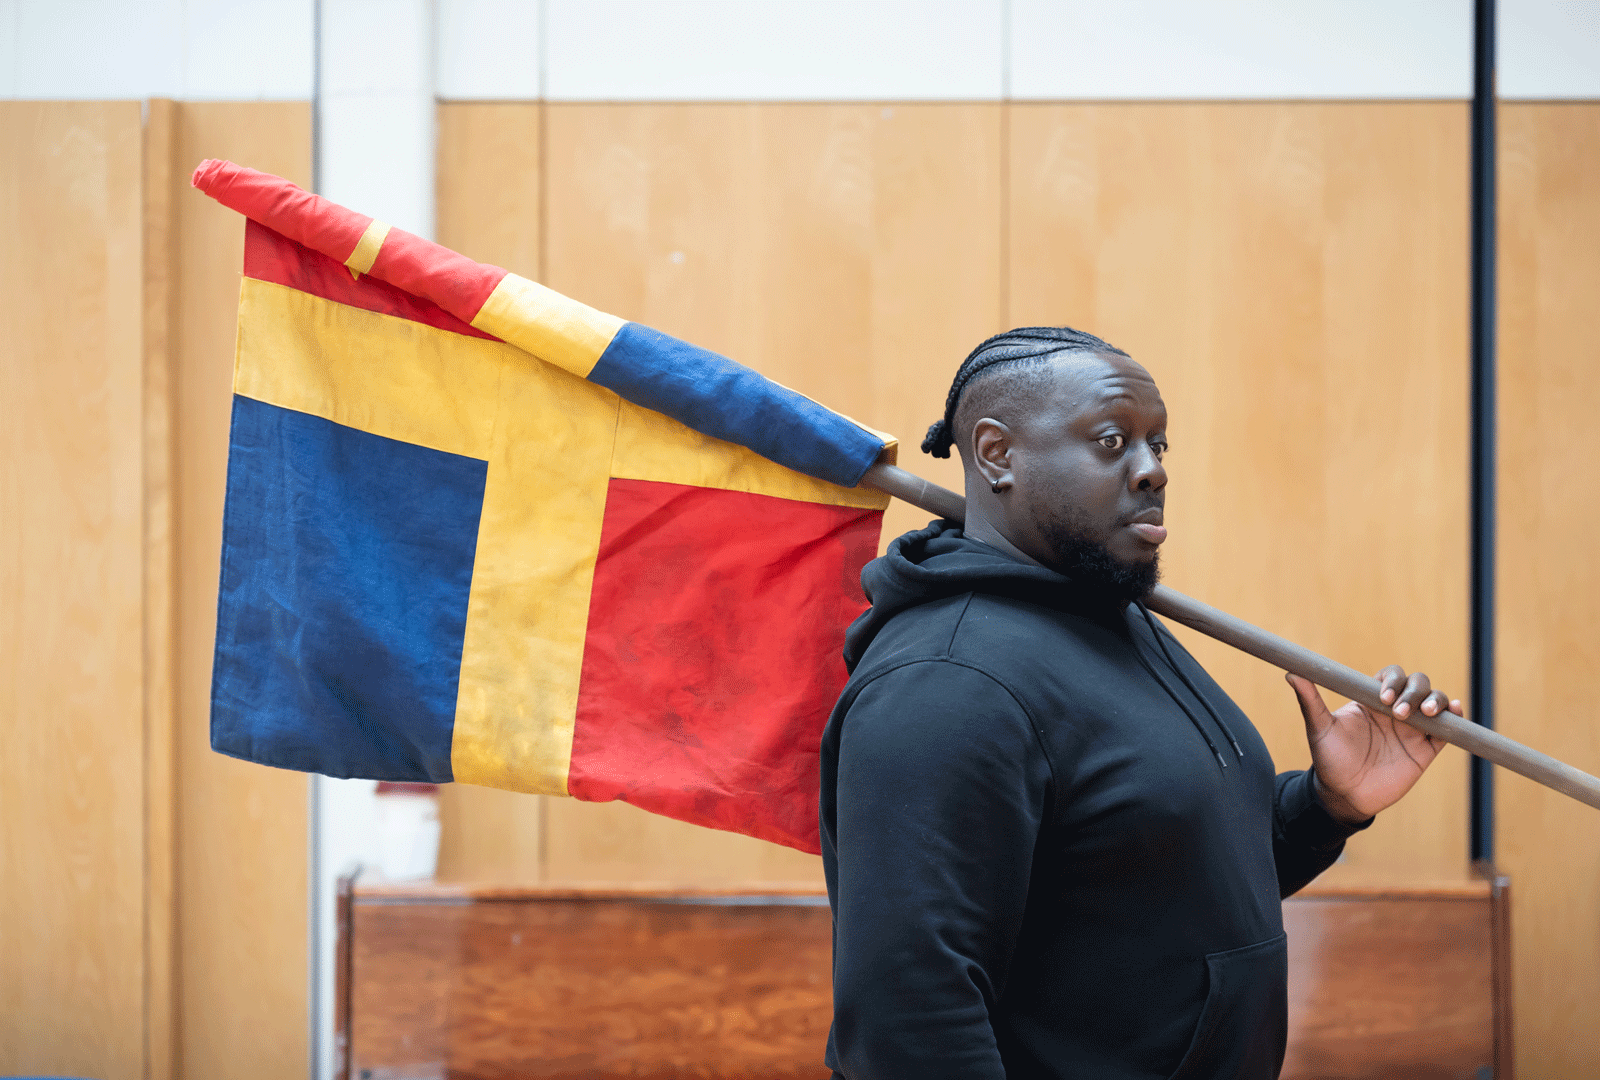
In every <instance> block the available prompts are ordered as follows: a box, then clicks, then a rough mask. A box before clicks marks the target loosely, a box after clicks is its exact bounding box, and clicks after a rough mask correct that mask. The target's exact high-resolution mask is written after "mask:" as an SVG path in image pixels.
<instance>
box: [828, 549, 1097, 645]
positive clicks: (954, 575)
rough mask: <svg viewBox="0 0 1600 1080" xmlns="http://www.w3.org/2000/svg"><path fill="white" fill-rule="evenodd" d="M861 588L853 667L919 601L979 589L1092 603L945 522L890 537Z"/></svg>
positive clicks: (1064, 580) (1076, 604) (1072, 605)
mask: <svg viewBox="0 0 1600 1080" xmlns="http://www.w3.org/2000/svg"><path fill="white" fill-rule="evenodd" d="M861 587H862V589H863V590H864V591H865V592H866V594H867V599H868V600H869V601H870V602H871V603H872V607H871V608H870V609H868V610H867V611H866V612H865V613H864V614H863V615H862V616H861V617H860V618H858V619H857V620H856V621H855V622H854V623H852V624H851V625H850V629H849V630H848V631H847V632H846V634H845V645H844V662H845V665H846V667H847V668H848V669H849V670H851V671H854V670H855V668H856V664H858V663H860V661H861V657H862V656H863V655H864V654H865V653H866V651H867V646H869V645H871V644H872V640H873V639H874V638H876V637H877V636H878V632H879V631H880V630H882V629H883V628H884V626H886V625H887V624H888V622H889V620H890V619H892V618H894V617H895V616H896V615H898V614H900V613H901V612H902V611H905V610H906V609H907V608H912V607H916V606H917V605H918V604H926V603H930V602H932V601H934V600H942V599H944V598H945V597H948V596H958V595H960V594H962V593H969V592H981V593H992V594H995V595H998V596H1008V597H1012V598H1014V599H1017V600H1025V601H1027V602H1029V603H1033V604H1041V605H1043V606H1045V607H1052V608H1058V609H1070V610H1082V609H1084V608H1085V607H1086V606H1093V605H1092V604H1091V602H1090V600H1089V598H1087V597H1085V596H1084V595H1083V590H1081V589H1079V588H1076V587H1075V586H1074V585H1073V582H1072V580H1071V579H1070V578H1068V577H1065V576H1064V575H1062V574H1058V573H1056V572H1055V571H1054V570H1051V569H1048V568H1046V567H1043V566H1038V565H1036V564H1034V563H1025V562H1020V561H1018V560H1017V559H1014V558H1012V557H1011V556H1009V555H1007V554H1006V553H1005V552H1003V551H1000V550H999V549H998V548H994V547H990V546H989V545H988V544H985V543H984V542H983V541H981V540H973V539H971V538H970V537H968V536H967V535H966V534H964V533H963V532H962V531H961V526H959V525H955V524H953V523H951V522H949V521H935V522H933V523H932V524H930V525H929V526H928V527H927V528H926V529H919V530H917V531H916V532H909V533H906V534H905V535H904V536H901V537H898V538H896V539H895V540H893V541H891V542H890V544H889V550H888V552H887V553H886V554H884V555H883V556H882V557H881V558H877V559H873V560H872V561H871V562H869V563H868V564H867V565H866V567H865V569H863V570H862V571H861ZM1100 608H1101V611H1102V612H1103V611H1104V610H1105V609H1104V606H1103V605H1100Z"/></svg>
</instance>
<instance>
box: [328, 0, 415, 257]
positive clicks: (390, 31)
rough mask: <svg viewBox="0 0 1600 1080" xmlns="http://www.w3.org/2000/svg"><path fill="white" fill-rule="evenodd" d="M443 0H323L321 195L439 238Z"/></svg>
mask: <svg viewBox="0 0 1600 1080" xmlns="http://www.w3.org/2000/svg"><path fill="white" fill-rule="evenodd" d="M433 42H434V6H433V3H432V2H431V0H322V86H321V94H320V96H319V98H318V100H317V119H318V124H319V128H320V133H321V134H320V139H319V144H318V146H317V161H318V169H319V179H318V183H319V185H320V189H321V190H320V194H323V195H326V196H327V197H328V198H330V199H332V200H333V201H334V202H337V203H342V204H344V205H345V206H348V207H350V208H351V209H353V210H359V211H360V212H361V213H363V214H371V215H372V216H373V217H376V218H380V219H382V220H384V221H387V222H388V223H389V224H390V225H397V226H399V227H400V228H402V229H406V230H408V231H410V232H414V233H416V234H417V235H418V236H424V237H428V238H429V239H431V238H432V237H433V146H434V84H433V77H434V55H433Z"/></svg>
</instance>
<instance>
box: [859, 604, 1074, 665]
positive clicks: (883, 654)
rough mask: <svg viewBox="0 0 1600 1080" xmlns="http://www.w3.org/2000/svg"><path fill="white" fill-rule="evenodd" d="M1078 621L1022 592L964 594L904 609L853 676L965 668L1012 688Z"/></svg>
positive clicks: (1064, 641) (1070, 635) (1065, 642)
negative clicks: (1020, 594) (912, 668)
mask: <svg viewBox="0 0 1600 1080" xmlns="http://www.w3.org/2000/svg"><path fill="white" fill-rule="evenodd" d="M1081 621H1082V620H1080V619H1078V618H1076V617H1074V616H1071V615H1068V614H1066V613H1063V612H1060V611H1056V610H1053V609H1051V608H1049V607H1046V606H1043V605H1040V604H1035V603H1031V602H1029V601H1027V600H1026V599H1023V598H1021V597H1013V596H1004V595H997V594H994V593H988V592H976V591H975V592H964V593H959V594H955V595H952V596H947V597H941V598H940V599H938V600H933V601H930V602H928V603H925V604H918V605H917V606H916V607H912V608H907V609H906V610H904V611H902V612H900V613H898V614H897V615H895V616H894V618H892V619H890V620H889V621H888V622H887V623H886V624H885V625H884V627H883V629H882V630H881V631H879V633H878V636H877V638H876V639H875V640H874V641H873V642H872V644H871V645H870V646H869V647H868V648H867V650H866V652H865V653H864V655H863V656H862V658H861V663H860V664H859V665H857V667H856V670H855V674H854V676H852V679H851V681H852V682H855V683H859V682H862V681H865V680H869V679H875V678H881V677H883V676H884V675H885V674H886V673H887V672H889V671H892V670H896V669H898V668H901V667H904V666H906V665H909V664H913V663H914V664H916V665H917V666H918V671H917V676H918V677H922V678H934V679H938V678H953V679H957V680H964V679H965V678H966V677H965V676H963V675H962V674H961V672H962V671H964V670H970V671H977V672H980V673H982V674H983V675H985V676H986V677H988V678H990V679H992V680H994V681H997V682H1000V683H1003V684H1006V685H1007V686H1008V687H1014V686H1015V685H1016V684H1018V683H1019V682H1025V681H1026V673H1027V672H1028V670H1029V669H1030V668H1032V667H1033V666H1034V665H1036V664H1037V661H1038V658H1039V657H1041V656H1046V655H1052V654H1058V653H1059V651H1060V650H1061V649H1062V648H1063V647H1069V646H1070V643H1071V641H1072V640H1073V639H1074V638H1076V637H1077V636H1078V635H1079V634H1080V633H1081V628H1080V627H1079V626H1078V625H1077V624H1078V623H1080V622H1081Z"/></svg>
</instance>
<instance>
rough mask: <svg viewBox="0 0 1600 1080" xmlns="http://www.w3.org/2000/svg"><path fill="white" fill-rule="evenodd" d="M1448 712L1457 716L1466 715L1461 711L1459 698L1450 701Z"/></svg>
mask: <svg viewBox="0 0 1600 1080" xmlns="http://www.w3.org/2000/svg"><path fill="white" fill-rule="evenodd" d="M1450 711H1451V712H1453V713H1455V714H1456V715H1457V716H1465V715H1467V714H1466V713H1465V712H1463V711H1462V709H1461V699H1460V698H1451V699H1450Z"/></svg>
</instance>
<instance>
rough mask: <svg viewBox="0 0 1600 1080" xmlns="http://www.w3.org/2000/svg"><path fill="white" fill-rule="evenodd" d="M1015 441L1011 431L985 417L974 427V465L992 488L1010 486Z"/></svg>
mask: <svg viewBox="0 0 1600 1080" xmlns="http://www.w3.org/2000/svg"><path fill="white" fill-rule="evenodd" d="M1014 441H1015V439H1014V437H1013V436H1012V434H1011V429H1010V428H1008V427H1006V426H1005V425H1004V424H1002V423H1001V422H1000V421H998V420H995V419H993V418H991V417H987V416H985V417H984V418H983V419H982V420H979V421H978V422H977V423H976V424H974V425H973V426H972V463H973V466H974V467H975V468H976V469H977V470H978V473H979V474H980V475H981V476H982V477H983V479H984V482H985V483H986V484H988V485H989V486H990V487H994V486H995V485H996V484H1010V483H1012V482H1013V479H1014V478H1013V477H1012V475H1011V448H1012V444H1013V442H1014Z"/></svg>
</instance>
